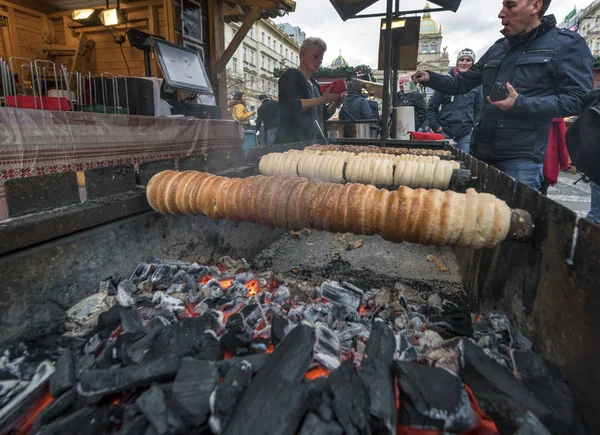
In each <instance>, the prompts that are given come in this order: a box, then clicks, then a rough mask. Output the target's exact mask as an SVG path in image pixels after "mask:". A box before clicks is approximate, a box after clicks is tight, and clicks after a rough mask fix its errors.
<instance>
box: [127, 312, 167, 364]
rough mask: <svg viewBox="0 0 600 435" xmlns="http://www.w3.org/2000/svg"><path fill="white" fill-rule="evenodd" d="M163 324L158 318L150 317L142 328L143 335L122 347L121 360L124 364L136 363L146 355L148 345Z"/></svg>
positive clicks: (160, 330)
mask: <svg viewBox="0 0 600 435" xmlns="http://www.w3.org/2000/svg"><path fill="white" fill-rule="evenodd" d="M164 327H165V326H164V325H163V324H162V322H161V321H160V320H159V319H152V321H150V323H148V324H147V325H146V327H145V328H144V334H145V335H144V336H143V337H141V338H140V339H138V340H137V341H135V342H134V343H128V344H126V345H125V346H124V347H123V351H124V352H123V356H122V360H123V363H124V364H138V363H139V362H140V361H142V359H144V357H145V356H146V354H147V352H148V350H149V349H150V346H151V345H152V343H154V341H155V340H156V339H157V337H158V336H159V335H160V334H161V332H162V330H163V329H164Z"/></svg>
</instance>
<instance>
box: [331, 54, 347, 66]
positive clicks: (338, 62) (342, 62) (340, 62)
mask: <svg viewBox="0 0 600 435" xmlns="http://www.w3.org/2000/svg"><path fill="white" fill-rule="evenodd" d="M345 66H348V62H346V59H344V58H343V57H342V52H341V51H340V55H339V56H338V57H336V58H335V59H333V62H331V68H342V67H345Z"/></svg>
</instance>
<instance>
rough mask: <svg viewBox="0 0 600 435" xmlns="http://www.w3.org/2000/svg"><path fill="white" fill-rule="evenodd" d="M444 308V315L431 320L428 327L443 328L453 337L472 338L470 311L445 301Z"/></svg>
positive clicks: (433, 317)
mask: <svg viewBox="0 0 600 435" xmlns="http://www.w3.org/2000/svg"><path fill="white" fill-rule="evenodd" d="M442 308H443V311H442V314H440V315H438V316H432V317H431V318H430V319H429V322H427V325H428V327H429V325H430V323H431V326H432V327H439V328H443V329H444V330H446V331H447V332H448V334H450V335H452V336H457V335H458V336H465V337H470V336H472V335H473V325H472V323H471V314H470V313H469V312H468V311H466V310H465V309H464V308H461V307H459V306H457V305H456V304H453V303H452V302H449V301H444V303H443V306H442Z"/></svg>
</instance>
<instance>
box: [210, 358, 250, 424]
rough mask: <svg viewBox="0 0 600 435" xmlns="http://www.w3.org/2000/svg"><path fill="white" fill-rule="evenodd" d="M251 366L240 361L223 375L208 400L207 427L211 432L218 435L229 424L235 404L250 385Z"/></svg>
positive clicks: (246, 362)
mask: <svg viewBox="0 0 600 435" xmlns="http://www.w3.org/2000/svg"><path fill="white" fill-rule="evenodd" d="M251 379H252V364H251V363H250V362H248V361H247V360H242V361H239V362H237V363H236V364H234V365H233V366H232V367H231V369H230V370H229V371H228V372H227V375H225V377H224V379H223V382H221V383H220V384H219V385H218V386H217V388H216V390H215V392H214V393H213V397H211V400H210V404H211V406H210V413H211V417H210V419H209V425H210V428H211V430H212V431H213V432H214V433H216V434H219V433H221V432H222V431H223V429H224V428H225V427H226V426H227V424H228V423H229V420H230V419H231V415H232V414H233V411H234V409H235V406H236V403H237V402H238V400H239V399H240V397H241V396H242V394H243V393H244V391H245V390H246V388H247V387H248V385H249V384H250V380H251Z"/></svg>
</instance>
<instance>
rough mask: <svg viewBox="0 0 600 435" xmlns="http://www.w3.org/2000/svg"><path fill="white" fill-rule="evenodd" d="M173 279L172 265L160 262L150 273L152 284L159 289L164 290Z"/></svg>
mask: <svg viewBox="0 0 600 435" xmlns="http://www.w3.org/2000/svg"><path fill="white" fill-rule="evenodd" d="M172 279H173V268H172V266H169V265H166V264H161V265H160V266H158V267H157V268H156V270H155V271H154V273H153V274H152V278H151V281H152V285H153V286H154V287H156V288H157V289H159V290H166V289H168V288H169V286H170V285H171V282H172V281H171V280H172Z"/></svg>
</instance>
